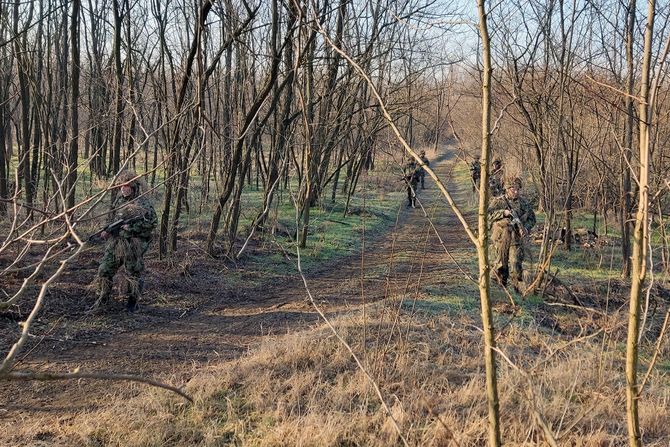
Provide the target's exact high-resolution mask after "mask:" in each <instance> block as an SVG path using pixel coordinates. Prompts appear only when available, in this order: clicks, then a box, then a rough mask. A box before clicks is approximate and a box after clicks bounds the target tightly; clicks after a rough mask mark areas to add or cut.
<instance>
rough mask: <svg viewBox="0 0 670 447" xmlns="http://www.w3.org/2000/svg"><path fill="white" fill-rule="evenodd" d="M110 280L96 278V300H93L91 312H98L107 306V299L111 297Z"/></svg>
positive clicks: (111, 284) (111, 285)
mask: <svg viewBox="0 0 670 447" xmlns="http://www.w3.org/2000/svg"><path fill="white" fill-rule="evenodd" d="M112 287H113V283H112V280H111V279H109V278H98V298H97V299H96V300H95V303H94V304H93V307H92V308H91V309H90V310H91V311H92V312H99V311H102V310H104V309H105V308H107V307H108V306H109V298H110V296H111V295H112Z"/></svg>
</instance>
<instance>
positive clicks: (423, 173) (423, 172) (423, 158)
mask: <svg viewBox="0 0 670 447" xmlns="http://www.w3.org/2000/svg"><path fill="white" fill-rule="evenodd" d="M419 156H420V157H421V162H422V163H423V164H424V165H425V166H430V161H429V160H428V157H426V151H424V150H422V151H421V152H420V153H419ZM419 174H420V177H421V189H426V185H425V180H426V170H425V169H424V168H423V166H419Z"/></svg>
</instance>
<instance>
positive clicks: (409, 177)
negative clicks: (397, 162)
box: [403, 157, 421, 208]
mask: <svg viewBox="0 0 670 447" xmlns="http://www.w3.org/2000/svg"><path fill="white" fill-rule="evenodd" d="M403 174H404V176H405V177H404V178H405V183H406V184H407V207H410V206H411V207H412V208H416V187H417V185H418V184H419V179H420V177H421V168H420V167H419V166H418V165H417V164H416V160H414V158H413V157H409V158H408V159H407V164H406V165H405V168H404V170H403Z"/></svg>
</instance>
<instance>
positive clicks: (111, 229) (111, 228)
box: [88, 216, 142, 243]
mask: <svg viewBox="0 0 670 447" xmlns="http://www.w3.org/2000/svg"><path fill="white" fill-rule="evenodd" d="M140 219H142V216H137V217H131V218H128V219H118V220H116V221H114V222H112V223H110V224H109V225H107V226H106V227H105V228H103V229H102V230H99V231H96V232H95V233H93V234H92V235H90V236H89V238H88V241H89V242H92V243H97V242H101V241H102V240H103V239H102V233H105V232H107V233H109V234H111V235H112V236H118V235H119V233H120V232H121V227H123V226H124V225H126V224H130V223H133V222H136V221H138V220H140Z"/></svg>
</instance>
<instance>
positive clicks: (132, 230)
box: [108, 194, 158, 241]
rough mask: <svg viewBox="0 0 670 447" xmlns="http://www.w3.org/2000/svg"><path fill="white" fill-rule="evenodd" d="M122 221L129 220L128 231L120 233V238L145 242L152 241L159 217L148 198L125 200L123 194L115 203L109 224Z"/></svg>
mask: <svg viewBox="0 0 670 447" xmlns="http://www.w3.org/2000/svg"><path fill="white" fill-rule="evenodd" d="M120 219H123V220H128V221H129V222H128V223H127V224H126V225H128V229H127V230H121V231H120V232H119V236H120V237H124V238H126V239H130V238H138V239H142V240H145V241H148V240H151V235H152V233H153V230H154V228H156V225H157V224H158V217H157V216H156V211H155V210H154V207H153V205H152V204H151V201H150V200H149V199H147V198H146V197H140V198H137V199H135V198H125V197H123V195H122V194H119V196H118V197H117V198H116V200H115V201H114V205H113V206H112V211H111V213H110V218H109V220H108V223H113V222H116V221H118V220H120Z"/></svg>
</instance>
